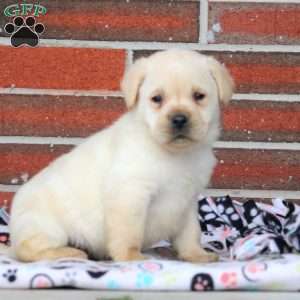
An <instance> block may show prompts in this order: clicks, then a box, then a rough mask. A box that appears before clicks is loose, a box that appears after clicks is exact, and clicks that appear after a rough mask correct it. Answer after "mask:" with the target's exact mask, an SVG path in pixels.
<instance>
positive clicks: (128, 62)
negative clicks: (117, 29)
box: [125, 50, 133, 70]
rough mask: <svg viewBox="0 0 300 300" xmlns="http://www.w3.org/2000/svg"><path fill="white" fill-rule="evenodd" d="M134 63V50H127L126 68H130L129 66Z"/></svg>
mask: <svg viewBox="0 0 300 300" xmlns="http://www.w3.org/2000/svg"><path fill="white" fill-rule="evenodd" d="M132 63H133V51H132V50H127V56H126V64H125V67H126V70H127V69H128V67H129V66H131V65H132Z"/></svg>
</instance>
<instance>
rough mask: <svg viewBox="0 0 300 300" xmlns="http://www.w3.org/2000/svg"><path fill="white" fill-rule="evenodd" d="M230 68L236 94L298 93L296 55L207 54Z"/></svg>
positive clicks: (299, 73) (298, 58)
mask: <svg viewBox="0 0 300 300" xmlns="http://www.w3.org/2000/svg"><path fill="white" fill-rule="evenodd" d="M208 54H212V55H213V56H214V57H216V58H217V59H219V60H220V61H221V62H223V63H225V65H226V66H227V67H228V68H229V70H230V73H231V74H232V76H233V78H234V80H235V82H236V92H239V93H286V94H295V93H299V92H300V56H299V54H298V53H288V52H287V53H267V52H266V53H264V52H263V53H261V52H251V53H247V52H233V53H231V52H223V53H219V52H218V53H217V52H214V53H208Z"/></svg>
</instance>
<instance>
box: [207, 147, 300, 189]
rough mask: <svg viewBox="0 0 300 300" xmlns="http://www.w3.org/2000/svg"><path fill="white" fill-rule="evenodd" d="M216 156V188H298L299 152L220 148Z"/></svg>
mask: <svg viewBox="0 0 300 300" xmlns="http://www.w3.org/2000/svg"><path fill="white" fill-rule="evenodd" d="M216 154H217V157H218V158H219V162H220V163H219V164H218V166H217V168H216V169H215V172H214V175H213V179H212V187H214V188H225V189H227V188H228V189H266V190H268V189H272V190H298V189H299V185H300V152H299V151H283V150H282V151H280V150H242V149H219V150H217V151H216Z"/></svg>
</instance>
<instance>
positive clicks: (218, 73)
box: [208, 57, 234, 104]
mask: <svg viewBox="0 0 300 300" xmlns="http://www.w3.org/2000/svg"><path fill="white" fill-rule="evenodd" d="M208 65H209V68H210V72H211V75H212V76H213V78H214V80H215V81H216V84H217V87H218V95H219V100H220V102H222V103H224V104H227V103H228V102H229V101H230V99H231V97H232V93H233V90H234V81H233V79H232V77H231V76H230V74H229V72H228V70H227V69H226V68H225V66H224V65H222V64H221V63H219V62H218V61H217V60H216V59H214V58H213V57H208Z"/></svg>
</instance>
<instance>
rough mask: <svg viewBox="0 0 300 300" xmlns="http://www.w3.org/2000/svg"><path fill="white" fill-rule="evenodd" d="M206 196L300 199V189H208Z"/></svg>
mask: <svg viewBox="0 0 300 300" xmlns="http://www.w3.org/2000/svg"><path fill="white" fill-rule="evenodd" d="M203 194H204V195H206V196H214V197H219V196H224V195H230V196H232V197H241V198H284V199H295V200H296V199H298V200H300V191H282V190H237V189H207V190H206V191H205V193H203Z"/></svg>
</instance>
